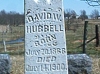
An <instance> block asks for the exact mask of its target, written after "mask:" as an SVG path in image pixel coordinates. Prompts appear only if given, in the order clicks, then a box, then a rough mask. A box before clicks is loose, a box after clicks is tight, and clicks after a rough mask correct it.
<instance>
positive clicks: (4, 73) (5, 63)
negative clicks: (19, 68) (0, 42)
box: [0, 54, 11, 74]
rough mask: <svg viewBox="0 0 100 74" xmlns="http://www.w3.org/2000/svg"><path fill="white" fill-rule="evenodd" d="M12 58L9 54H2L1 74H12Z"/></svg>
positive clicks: (0, 62)
mask: <svg viewBox="0 0 100 74" xmlns="http://www.w3.org/2000/svg"><path fill="white" fill-rule="evenodd" d="M10 68H11V64H10V56H9V55H8V54H0V74H10Z"/></svg>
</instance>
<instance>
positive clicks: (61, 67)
mask: <svg viewBox="0 0 100 74" xmlns="http://www.w3.org/2000/svg"><path fill="white" fill-rule="evenodd" d="M26 71H62V72H63V71H67V68H66V64H65V63H53V64H41V65H35V66H31V65H27V66H26Z"/></svg>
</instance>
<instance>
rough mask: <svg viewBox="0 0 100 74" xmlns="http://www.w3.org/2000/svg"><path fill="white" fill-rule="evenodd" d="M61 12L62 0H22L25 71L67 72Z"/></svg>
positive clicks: (34, 73) (41, 73) (31, 73)
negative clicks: (23, 4)
mask: <svg viewBox="0 0 100 74" xmlns="http://www.w3.org/2000/svg"><path fill="white" fill-rule="evenodd" d="M56 3H57V4H56ZM62 13H63V9H62V0H49V3H48V1H47V0H25V74H67V72H68V67H67V59H66V55H67V53H66V42H65V41H66V40H65V34H64V32H65V30H64V29H65V28H64V24H63V23H64V20H63V14H62Z"/></svg>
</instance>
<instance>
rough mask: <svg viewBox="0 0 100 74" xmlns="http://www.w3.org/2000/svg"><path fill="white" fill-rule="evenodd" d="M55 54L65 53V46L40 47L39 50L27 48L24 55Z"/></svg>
mask: <svg viewBox="0 0 100 74" xmlns="http://www.w3.org/2000/svg"><path fill="white" fill-rule="evenodd" d="M54 54H55V55H57V54H66V49H65V48H41V49H40V50H37V49H36V50H33V49H28V51H26V55H32V56H36V55H54Z"/></svg>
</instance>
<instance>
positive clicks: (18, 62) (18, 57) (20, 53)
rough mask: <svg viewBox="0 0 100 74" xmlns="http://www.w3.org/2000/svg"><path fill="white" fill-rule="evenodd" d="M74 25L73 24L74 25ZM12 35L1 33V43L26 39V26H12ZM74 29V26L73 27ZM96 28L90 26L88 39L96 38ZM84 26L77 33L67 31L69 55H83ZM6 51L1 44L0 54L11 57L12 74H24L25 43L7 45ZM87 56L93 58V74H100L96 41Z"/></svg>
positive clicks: (79, 27) (99, 48) (79, 26)
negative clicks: (6, 54)
mask: <svg viewBox="0 0 100 74" xmlns="http://www.w3.org/2000/svg"><path fill="white" fill-rule="evenodd" d="M72 25H73V24H72ZM11 27H12V33H11V32H7V33H5V34H4V35H2V33H1V32H0V41H2V40H5V42H6V41H11V40H16V39H18V38H21V37H24V26H11ZM71 27H73V26H71ZM94 27H95V26H94V25H93V24H92V25H91V24H89V25H88V38H87V40H90V39H91V38H93V37H94V36H95V28H94ZM83 29H84V26H83V25H78V27H77V29H76V31H75V32H74V31H73V30H66V41H67V52H68V54H82V47H80V48H77V47H78V46H79V45H81V44H82V42H83ZM6 50H7V51H5V50H4V45H3V43H0V53H8V54H9V55H10V57H11V64H12V66H11V74H24V42H20V43H14V44H6ZM86 54H87V55H89V56H90V57H91V58H92V62H93V64H92V74H100V47H95V40H93V41H92V42H90V43H88V44H87V48H86Z"/></svg>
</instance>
